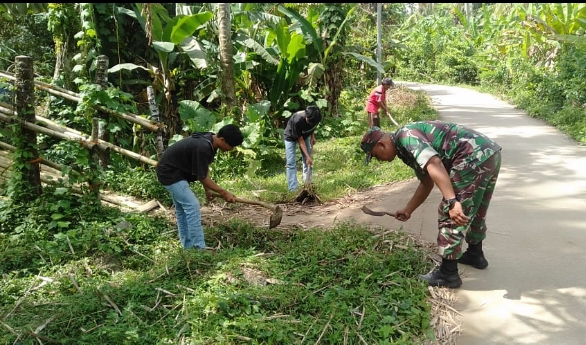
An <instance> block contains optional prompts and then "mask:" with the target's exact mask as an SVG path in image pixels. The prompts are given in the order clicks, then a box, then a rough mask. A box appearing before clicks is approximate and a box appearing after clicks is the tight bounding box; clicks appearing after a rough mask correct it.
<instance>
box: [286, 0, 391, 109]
mask: <svg viewBox="0 0 586 345" xmlns="http://www.w3.org/2000/svg"><path fill="white" fill-rule="evenodd" d="M278 9H279V11H280V12H281V13H283V14H284V15H286V16H287V17H289V18H290V19H291V20H292V21H293V23H294V24H295V26H294V27H293V28H295V29H298V30H299V31H300V33H302V34H303V35H306V36H309V38H310V42H309V44H310V45H311V46H312V47H313V49H314V50H315V53H316V56H317V61H311V62H310V63H309V64H308V69H307V70H306V76H307V80H308V82H309V87H310V88H311V87H312V86H315V85H316V84H317V82H318V81H319V80H321V79H322V78H323V77H325V76H326V74H325V72H326V69H327V68H328V62H329V61H330V60H331V59H333V58H335V57H337V56H340V55H345V56H351V57H352V58H354V59H357V60H359V61H362V62H364V63H366V64H368V65H370V66H371V67H374V68H375V69H376V70H377V71H378V72H380V73H382V74H384V73H385V70H384V68H383V67H382V65H381V64H379V63H378V62H376V61H374V60H373V59H371V58H370V57H368V56H365V55H362V54H358V53H355V52H351V51H346V50H343V49H344V48H345V47H341V46H340V45H339V41H338V39H339V37H340V34H341V33H342V32H343V30H344V28H345V26H346V25H348V22H349V20H350V19H351V17H352V14H353V12H354V10H355V9H356V6H352V7H351V8H350V10H349V11H348V12H347V13H346V17H345V18H344V20H343V22H342V23H341V24H340V26H339V27H338V30H337V31H336V33H335V34H334V35H333V37H332V39H331V40H330V41H329V43H328V44H324V41H323V40H322V38H321V37H320V36H319V35H318V33H317V31H316V28H315V26H317V24H315V26H314V24H312V22H313V23H315V22H317V20H318V19H319V16H318V15H317V13H313V15H312V14H311V13H310V14H309V15H308V17H309V18H310V19H311V20H312V22H310V21H309V20H308V19H306V18H304V17H303V16H301V15H300V14H299V13H298V12H297V11H295V10H293V9H291V8H287V7H284V6H282V5H280V6H279V7H278ZM303 37H305V36H303ZM292 72H296V71H292ZM324 85H326V86H328V85H329V83H328V80H325V81H324ZM326 89H327V90H330V88H326ZM325 96H326V98H330V97H328V96H329V95H325ZM334 98H335V97H334ZM330 106H331V105H330Z"/></svg>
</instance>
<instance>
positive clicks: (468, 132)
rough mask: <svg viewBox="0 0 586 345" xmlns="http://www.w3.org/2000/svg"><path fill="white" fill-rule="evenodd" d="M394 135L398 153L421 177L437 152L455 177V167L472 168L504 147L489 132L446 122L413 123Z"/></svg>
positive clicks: (467, 169)
mask: <svg viewBox="0 0 586 345" xmlns="http://www.w3.org/2000/svg"><path fill="white" fill-rule="evenodd" d="M391 137H392V138H393V142H394V144H395V147H396V149H397V156H398V157H399V158H401V160H402V161H403V162H404V163H405V164H407V165H408V166H410V167H411V168H412V169H413V170H415V174H416V175H417V178H418V179H421V178H422V177H424V176H426V175H427V170H425V165H426V164H427V162H428V161H429V159H430V158H431V157H433V156H435V155H438V157H439V159H440V160H441V161H442V163H443V164H444V167H445V168H446V171H447V172H448V174H450V176H452V175H453V173H452V170H454V171H455V170H457V171H460V172H463V173H465V172H466V171H469V170H473V169H474V168H476V167H478V166H479V165H480V164H482V163H483V162H484V161H486V160H487V159H488V158H489V157H490V156H492V155H493V154H494V153H495V152H497V151H500V150H501V147H500V146H499V145H498V144H497V143H495V142H494V141H493V140H492V139H490V138H488V137H487V136H486V135H484V134H482V133H480V132H477V131H475V130H473V129H470V128H467V127H464V126H461V125H458V124H455V123H449V122H443V121H420V122H413V123H410V124H407V125H405V126H403V127H401V128H399V129H398V130H397V131H396V132H395V133H391Z"/></svg>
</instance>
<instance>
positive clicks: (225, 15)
mask: <svg viewBox="0 0 586 345" xmlns="http://www.w3.org/2000/svg"><path fill="white" fill-rule="evenodd" d="M230 23H231V21H230V4H226V3H221V4H218V30H219V41H220V64H221V66H222V79H221V80H222V93H223V94H224V104H225V105H226V107H227V108H228V109H229V110H230V109H232V108H233V107H234V106H235V105H236V92H235V90H234V65H233V62H232V56H233V54H232V38H231V26H230Z"/></svg>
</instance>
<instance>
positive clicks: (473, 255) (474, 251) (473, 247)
mask: <svg viewBox="0 0 586 345" xmlns="http://www.w3.org/2000/svg"><path fill="white" fill-rule="evenodd" d="M458 262H459V263H461V264H464V265H470V266H472V267H474V268H478V269H479V270H483V269H485V268H486V267H488V261H486V258H485V257H484V252H483V251H482V241H481V242H478V243H477V244H468V249H466V251H465V252H464V254H462V256H460V258H459V259H458Z"/></svg>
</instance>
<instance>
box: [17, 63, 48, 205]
mask: <svg viewBox="0 0 586 345" xmlns="http://www.w3.org/2000/svg"><path fill="white" fill-rule="evenodd" d="M15 76H16V80H15V82H14V86H15V89H16V94H15V96H16V97H15V106H16V114H17V115H18V117H19V118H20V120H22V121H24V122H34V121H35V80H34V72H33V59H32V58H31V57H30V56H22V55H20V56H17V57H16V58H15ZM18 132H19V133H18V134H17V136H18V137H20V138H18V139H17V140H16V142H17V145H16V147H17V149H18V150H21V151H22V154H19V155H16V156H15V157H14V159H15V160H16V162H17V163H18V164H17V165H16V166H20V167H22V168H21V169H20V171H18V172H17V174H19V175H20V176H19V177H18V178H19V179H21V180H22V181H23V182H24V181H25V180H26V182H27V183H28V187H30V190H31V192H32V193H31V194H30V195H27V197H32V198H33V199H34V198H36V197H37V196H39V195H41V193H42V186H41V169H40V166H39V162H40V158H39V152H38V150H37V134H36V133H35V132H34V131H31V130H29V129H27V128H26V127H25V126H22V125H20V126H19V129H18ZM26 194H28V193H24V194H23V195H26Z"/></svg>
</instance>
